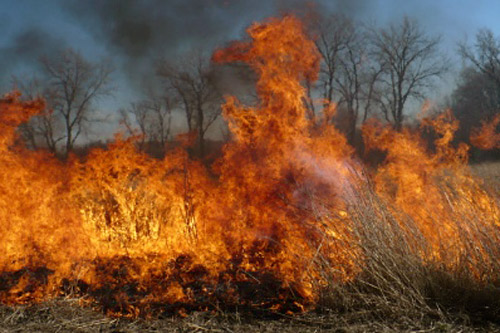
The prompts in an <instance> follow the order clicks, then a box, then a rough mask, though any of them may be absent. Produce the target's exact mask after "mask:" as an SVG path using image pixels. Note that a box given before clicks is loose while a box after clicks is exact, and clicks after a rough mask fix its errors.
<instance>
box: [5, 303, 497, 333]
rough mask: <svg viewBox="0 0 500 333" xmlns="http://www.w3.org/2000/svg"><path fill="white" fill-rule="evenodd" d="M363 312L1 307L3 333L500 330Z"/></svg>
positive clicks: (60, 305)
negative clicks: (149, 312)
mask: <svg viewBox="0 0 500 333" xmlns="http://www.w3.org/2000/svg"><path fill="white" fill-rule="evenodd" d="M363 316H365V314H364V313H361V312H360V313H354V312H352V313H346V314H336V313H334V312H331V311H324V312H323V313H318V312H310V313H307V314H303V315H296V316H284V315H283V316H281V317H274V318H271V319H263V318H259V317H249V316H244V315H240V314H238V313H207V312H194V313H191V314H190V315H189V316H187V317H186V318H179V317H169V318H160V319H155V320H142V319H127V318H110V317H106V316H104V315H103V314H101V313H99V312H96V311H93V310H92V309H89V308H82V307H80V306H79V305H78V300H75V299H64V300H55V301H50V302H46V303H43V304H39V305H32V306H16V307H6V306H1V307H0V332H2V333H3V332H75V333H76V332H326V331H328V332H332V331H333V332H500V327H498V326H494V325H491V324H490V325H486V326H482V327H477V326H471V325H467V324H464V323H453V322H449V321H448V322H446V321H443V320H439V319H436V320H428V321H424V320H418V318H415V320H411V321H407V320H406V319H404V320H395V321H392V320H388V319H384V320H364V321H363V320H359V318H360V317H363Z"/></svg>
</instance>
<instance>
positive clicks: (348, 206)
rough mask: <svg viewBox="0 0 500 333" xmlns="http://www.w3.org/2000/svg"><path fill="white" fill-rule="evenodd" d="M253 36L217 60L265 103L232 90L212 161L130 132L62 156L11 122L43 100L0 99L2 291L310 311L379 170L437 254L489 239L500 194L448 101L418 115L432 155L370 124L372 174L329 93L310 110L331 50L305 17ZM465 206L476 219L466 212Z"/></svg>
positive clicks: (414, 141)
mask: <svg viewBox="0 0 500 333" xmlns="http://www.w3.org/2000/svg"><path fill="white" fill-rule="evenodd" d="M248 34H249V36H250V41H248V42H239V43H234V44H233V45H231V46H230V47H228V48H226V49H224V50H219V51H217V52H216V53H215V54H214V57H213V59H214V61H218V62H232V61H242V62H245V63H247V64H248V65H249V66H251V67H252V68H253V69H254V70H255V72H256V73H257V74H258V76H259V79H258V81H257V93H258V97H259V102H258V103H257V104H256V105H254V106H245V105H242V104H241V103H240V102H239V101H238V100H237V99H236V98H234V97H230V96H228V97H227V99H226V103H225V104H224V105H223V110H224V117H225V119H226V120H227V121H228V123H229V127H230V130H231V133H232V135H233V139H232V141H231V142H229V143H228V144H226V146H225V147H224V149H223V156H222V157H221V158H220V160H218V161H217V162H216V163H215V164H214V165H213V167H212V168H211V169H208V168H206V167H205V166H204V165H203V164H202V163H200V162H199V161H195V160H192V159H190V157H189V156H188V154H187V152H186V151H185V150H184V149H183V148H177V149H174V150H172V151H170V152H169V153H168V154H167V156H165V158H164V159H162V160H158V159H155V158H152V157H150V156H148V155H147V154H145V153H143V152H140V151H138V150H137V147H136V144H135V141H134V140H135V138H133V137H132V138H122V137H120V136H117V137H116V139H115V141H114V143H113V144H110V145H109V146H108V147H106V148H105V149H95V150H93V151H91V152H90V153H89V155H88V156H86V157H85V158H83V159H81V158H78V157H76V156H70V158H69V159H68V160H67V161H65V162H59V161H58V160H57V159H55V158H54V157H52V156H50V155H49V154H46V153H44V152H33V151H29V150H27V149H25V148H23V147H22V145H21V144H20V143H19V142H18V141H19V140H18V139H17V136H16V132H15V130H16V127H17V126H19V125H20V124H21V123H22V122H24V121H26V120H28V119H29V117H30V116H33V115H36V114H37V113H39V112H41V111H40V110H43V104H42V101H33V102H23V101H21V100H20V96H19V95H18V94H11V95H8V96H6V97H4V98H3V99H2V100H0V133H1V136H0V150H1V152H2V154H1V155H0V168H1V169H2V176H1V177H2V179H1V181H0V220H1V225H2V229H0V248H1V251H2V253H4V254H5V255H4V256H2V257H0V282H1V284H0V300H1V301H2V302H3V303H7V304H15V303H26V302H38V301H43V300H45V299H47V298H50V297H57V296H59V295H67V294H72V295H75V294H76V295H80V296H82V297H84V298H83V299H84V300H86V301H87V302H88V303H90V304H97V305H99V306H100V307H101V308H102V309H103V310H104V311H106V312H107V313H108V314H110V315H126V316H138V315H142V316H148V315H152V314H154V313H161V312H181V313H182V312H184V311H189V310H195V309H197V310H210V309H214V308H215V307H217V306H219V305H217V304H224V306H225V307H227V308H231V307H241V306H247V307H257V308H264V309H270V310H274V311H285V312H286V311H292V312H295V311H302V310H303V309H307V308H309V307H311V306H313V305H314V303H315V302H316V301H317V299H318V297H319V294H318V293H319V290H320V289H321V288H322V287H324V286H325V285H326V284H327V283H329V281H330V280H329V279H332V278H333V279H334V280H335V282H336V283H343V282H346V281H351V280H353V279H355V278H356V276H357V274H359V273H360V272H361V271H362V270H363V254H362V251H361V248H360V246H358V244H359V242H360V238H359V232H357V231H356V229H355V228H356V225H355V223H353V219H352V215H351V211H352V208H353V207H355V206H356V204H357V201H358V200H360V198H361V197H362V195H361V191H363V190H364V189H366V188H367V187H369V186H370V183H371V180H373V181H374V183H375V188H376V192H377V194H378V196H380V198H382V199H383V200H386V201H387V202H388V203H391V202H392V203H393V204H392V205H390V206H391V207H392V211H393V214H394V216H395V217H396V218H397V219H400V221H401V225H402V226H404V224H403V222H402V221H403V220H404V219H406V217H407V216H410V217H411V219H412V220H413V221H414V222H415V225H416V228H417V229H418V232H420V233H421V234H422V235H423V239H424V240H425V241H427V242H428V243H429V244H430V249H431V253H418V255H420V256H421V258H422V260H423V261H424V262H433V261H442V262H444V263H445V264H446V265H450V266H452V265H453V264H455V263H456V261H457V260H458V259H457V258H459V257H460V254H461V253H462V252H463V251H465V250H466V249H468V248H470V247H474V246H475V245H474V244H469V243H467V242H466V241H464V240H463V238H462V237H461V233H462V232H463V230H464V229H465V230H466V231H467V232H468V233H470V234H472V235H473V237H476V238H479V237H483V238H485V237H486V238H487V236H488V237H490V236H491V237H492V238H491V237H490V239H489V240H488V242H486V243H484V242H479V241H478V244H494V243H493V242H496V244H499V243H500V239H498V238H495V237H498V228H499V224H498V221H499V220H500V212H499V206H498V200H497V199H496V198H495V197H494V196H492V195H491V194H490V193H489V192H487V190H485V189H483V187H482V186H481V183H480V182H479V181H478V180H477V179H475V178H474V177H473V176H472V175H471V174H470V172H469V171H468V169H467V166H466V162H467V147H466V146H464V145H461V146H459V147H458V148H455V147H453V146H452V145H451V140H452V138H453V133H454V132H455V131H456V130H457V128H458V123H457V122H456V121H455V120H453V119H452V118H451V116H450V113H444V114H443V115H441V116H439V117H436V118H434V119H427V120H425V121H424V122H423V125H422V126H426V127H431V128H433V129H434V131H435V132H436V135H437V137H438V139H436V141H435V153H429V151H428V149H427V148H426V146H425V142H424V141H423V139H421V138H420V136H419V134H418V133H417V132H414V131H410V130H407V129H403V130H402V131H401V132H396V131H393V130H392V129H389V128H388V127H383V126H382V125H379V124H375V123H372V124H370V125H367V126H366V127H365V128H364V131H363V133H364V136H365V139H366V145H367V147H369V148H376V149H379V150H383V151H385V152H386V154H387V157H386V161H385V162H384V163H383V164H382V165H381V166H380V167H379V168H378V170H374V171H373V172H368V171H366V170H365V168H364V167H363V166H362V165H361V164H360V162H359V161H357V160H356V158H355V157H354V154H353V148H351V147H350V146H349V145H348V144H347V141H346V139H345V138H344V136H343V135H342V134H341V133H340V132H339V131H337V130H336V129H335V127H334V126H333V125H332V124H331V122H330V121H329V120H330V119H331V117H332V113H333V112H334V111H335V109H334V107H332V108H331V109H329V110H327V111H328V112H325V114H324V116H323V117H324V118H323V119H310V118H308V117H307V114H308V113H309V110H308V109H307V107H306V103H304V100H305V99H306V98H307V94H306V91H305V88H304V86H303V84H304V82H305V81H306V80H308V81H314V80H315V79H316V78H317V75H318V71H319V60H320V57H319V54H318V51H317V49H316V47H315V45H314V42H313V41H311V40H309V39H308V38H307V37H306V34H305V33H304V31H303V28H302V25H301V23H300V21H299V20H297V19H296V18H294V17H285V18H283V19H271V20H268V21H266V22H264V23H256V24H254V25H252V26H251V27H250V28H249V29H248ZM470 214H480V216H481V219H475V221H480V222H477V223H481V225H473V224H472V223H467V218H468V217H470ZM495 228H496V229H495ZM478 230H480V231H481V232H479V231H478ZM495 230H497V231H495ZM408 231H409V230H408ZM495 235H496V236H495ZM419 239H421V238H419ZM476 248H477V246H475V247H474V249H476ZM492 249H494V250H495V251H499V249H498V246H496V247H495V246H493V247H492ZM487 250H491V249H484V248H478V250H474V251H475V252H474V253H478V256H479V254H480V253H481V252H484V251H487ZM478 258H479V257H478ZM497 258H498V256H497ZM494 264H495V263H491V265H492V266H493V265H494ZM326 267H327V268H328V274H326V273H325V272H326V269H327V268H326ZM474 267H475V266H474V260H472V261H471V268H472V269H474ZM477 274H478V276H479V275H480V274H481V272H479V271H478V272H477Z"/></svg>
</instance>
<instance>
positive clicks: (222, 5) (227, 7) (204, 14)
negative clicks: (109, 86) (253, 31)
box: [61, 0, 270, 82]
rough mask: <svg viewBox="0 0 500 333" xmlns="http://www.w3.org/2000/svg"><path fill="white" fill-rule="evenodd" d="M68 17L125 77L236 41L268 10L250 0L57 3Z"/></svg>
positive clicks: (151, 71) (116, 0) (148, 72)
mask: <svg viewBox="0 0 500 333" xmlns="http://www.w3.org/2000/svg"><path fill="white" fill-rule="evenodd" d="M61 3H62V4H63V6H65V9H66V11H67V13H68V14H69V15H71V16H72V17H74V18H75V19H76V21H77V22H79V24H81V25H82V26H83V28H84V29H86V30H87V31H90V33H91V34H92V35H93V37H94V38H95V40H96V41H97V42H98V43H102V44H103V45H105V46H106V48H107V49H108V51H109V53H110V54H111V55H112V56H113V57H115V58H118V59H119V60H121V61H122V62H123V63H122V64H123V68H124V70H125V71H126V72H127V73H128V74H129V77H130V78H131V79H133V80H134V81H136V82H140V81H141V80H140V79H139V76H141V75H142V76H144V75H146V76H148V75H152V74H153V69H151V67H152V66H153V63H154V61H155V60H157V59H158V58H160V57H170V58H175V57H179V56H181V55H182V53H183V52H184V51H187V50H189V49H193V48H197V49H204V50H211V49H213V48H214V47H215V45H217V44H220V43H222V42H223V41H225V40H228V39H234V38H236V37H238V33H239V32H241V31H243V30H244V28H245V27H246V26H247V25H248V24H249V23H250V22H251V21H252V20H254V19H255V17H261V16H263V15H265V13H266V12H268V11H269V9H270V6H269V5H264V7H263V8H258V7H257V6H255V3H254V2H251V1H243V0H238V1H221V0H191V1H185V0H170V1H161V0H150V1H140V0H108V1H100V0H89V1H76V0H75V1H62V2H61Z"/></svg>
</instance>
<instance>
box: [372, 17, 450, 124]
mask: <svg viewBox="0 0 500 333" xmlns="http://www.w3.org/2000/svg"><path fill="white" fill-rule="evenodd" d="M372 41H373V47H374V50H373V56H374V57H375V59H377V60H378V61H379V62H380V64H381V66H382V68H383V71H382V73H381V75H380V82H379V87H380V89H381V91H380V93H379V94H378V95H377V97H378V99H377V101H378V104H379V106H380V108H381V111H382V112H383V115H384V117H385V119H386V120H387V121H388V122H390V123H392V124H393V126H394V128H396V129H400V128H401V125H402V123H403V121H404V118H405V115H404V111H405V105H406V103H407V102H408V100H409V99H410V98H417V99H422V98H424V93H425V91H426V90H427V89H429V88H430V87H431V86H432V84H433V82H434V80H433V79H435V78H437V77H440V76H441V75H442V74H443V73H444V72H445V71H446V70H447V66H446V61H445V60H444V59H443V57H442V55H441V54H439V52H438V46H439V41H440V38H439V37H429V36H427V35H426V34H425V33H424V32H423V31H422V30H421V29H420V27H419V25H418V24H417V22H416V21H414V20H410V19H409V18H408V17H405V18H404V19H403V21H402V22H401V23H400V24H399V25H396V26H395V25H391V26H390V27H389V28H387V29H380V30H379V31H378V32H376V33H373V34H372Z"/></svg>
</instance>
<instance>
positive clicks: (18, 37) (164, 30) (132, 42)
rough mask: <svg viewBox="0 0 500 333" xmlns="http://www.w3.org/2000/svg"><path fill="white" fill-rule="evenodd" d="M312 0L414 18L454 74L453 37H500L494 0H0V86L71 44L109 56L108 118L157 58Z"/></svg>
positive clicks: (384, 20) (358, 15)
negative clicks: (437, 43)
mask: <svg viewBox="0 0 500 333" xmlns="http://www.w3.org/2000/svg"><path fill="white" fill-rule="evenodd" d="M312 2H313V3H315V5H314V6H316V7H317V8H319V9H320V10H321V11H326V12H332V13H343V14H345V15H347V16H349V17H351V18H353V19H354V20H357V21H359V22H372V23H376V24H377V25H380V26H384V25H387V24H389V23H397V22H399V21H400V20H401V19H402V17H403V16H404V15H407V16H410V17H412V18H415V19H416V20H417V21H418V22H419V23H420V24H421V26H422V28H423V29H424V30H425V31H426V32H427V33H428V34H429V35H440V36H441V38H442V44H441V48H442V51H443V52H444V54H447V55H448V56H449V58H450V59H451V62H452V64H451V65H452V67H453V69H454V72H458V71H459V69H460V67H461V60H460V58H459V57H458V56H457V43H458V42H459V41H464V40H465V39H468V40H469V41H472V40H473V39H474V36H475V34H476V33H477V31H478V30H479V29H481V28H489V29H491V30H492V31H493V33H494V34H495V35H496V36H500V20H499V19H498V15H499V14H500V0H404V1H403V0H316V1H300V0H0V29H1V31H2V32H3V33H2V34H1V36H0V49H1V51H0V70H1V75H0V89H1V91H2V93H3V92H7V91H9V90H10V89H11V88H12V77H13V76H16V77H19V78H29V77H32V76H33V75H34V73H36V71H37V68H38V67H37V61H38V59H39V58H40V57H41V56H42V55H47V56H49V57H50V55H51V54H54V53H55V52H58V50H61V49H64V48H68V47H71V48H73V49H75V50H77V51H79V52H81V53H82V54H83V56H84V57H86V58H87V59H88V60H91V61H97V60H99V59H103V58H106V59H108V60H111V61H112V62H113V64H114V67H115V69H116V70H115V72H114V73H113V78H112V79H113V87H114V95H113V96H110V97H107V98H105V99H104V100H101V101H100V102H99V104H98V105H97V107H99V108H100V110H101V112H102V113H104V114H108V115H109V116H110V118H111V119H112V118H113V117H116V116H117V112H116V111H117V110H118V109H119V108H123V107H127V106H128V105H129V104H130V103H131V102H133V101H134V100H137V99H138V98H140V96H141V93H142V91H141V90H143V86H144V83H145V82H147V80H148V78H150V77H152V76H154V63H155V61H157V60H158V59H159V58H162V57H164V58H167V59H171V60H174V61H175V60H177V59H181V58H182V57H183V54H185V52H186V51H188V50H190V49H202V50H208V51H209V52H210V51H211V50H213V49H214V48H216V47H218V46H223V45H224V44H225V43H227V42H228V41H231V40H234V39H238V38H241V36H243V34H244V30H245V28H246V27H247V26H248V25H249V24H251V23H252V22H254V21H259V20H262V19H264V18H266V17H270V16H276V15H280V13H284V12H287V11H289V10H298V11H300V10H302V9H303V8H306V7H307V6H308V5H309V4H310V3H312ZM453 80H454V76H453V75H450V76H448V77H447V78H446V79H444V80H443V81H442V82H440V83H439V84H440V86H439V87H438V89H436V91H438V92H440V94H441V95H443V94H446V93H449V91H450V89H449V87H452V86H453Z"/></svg>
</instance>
